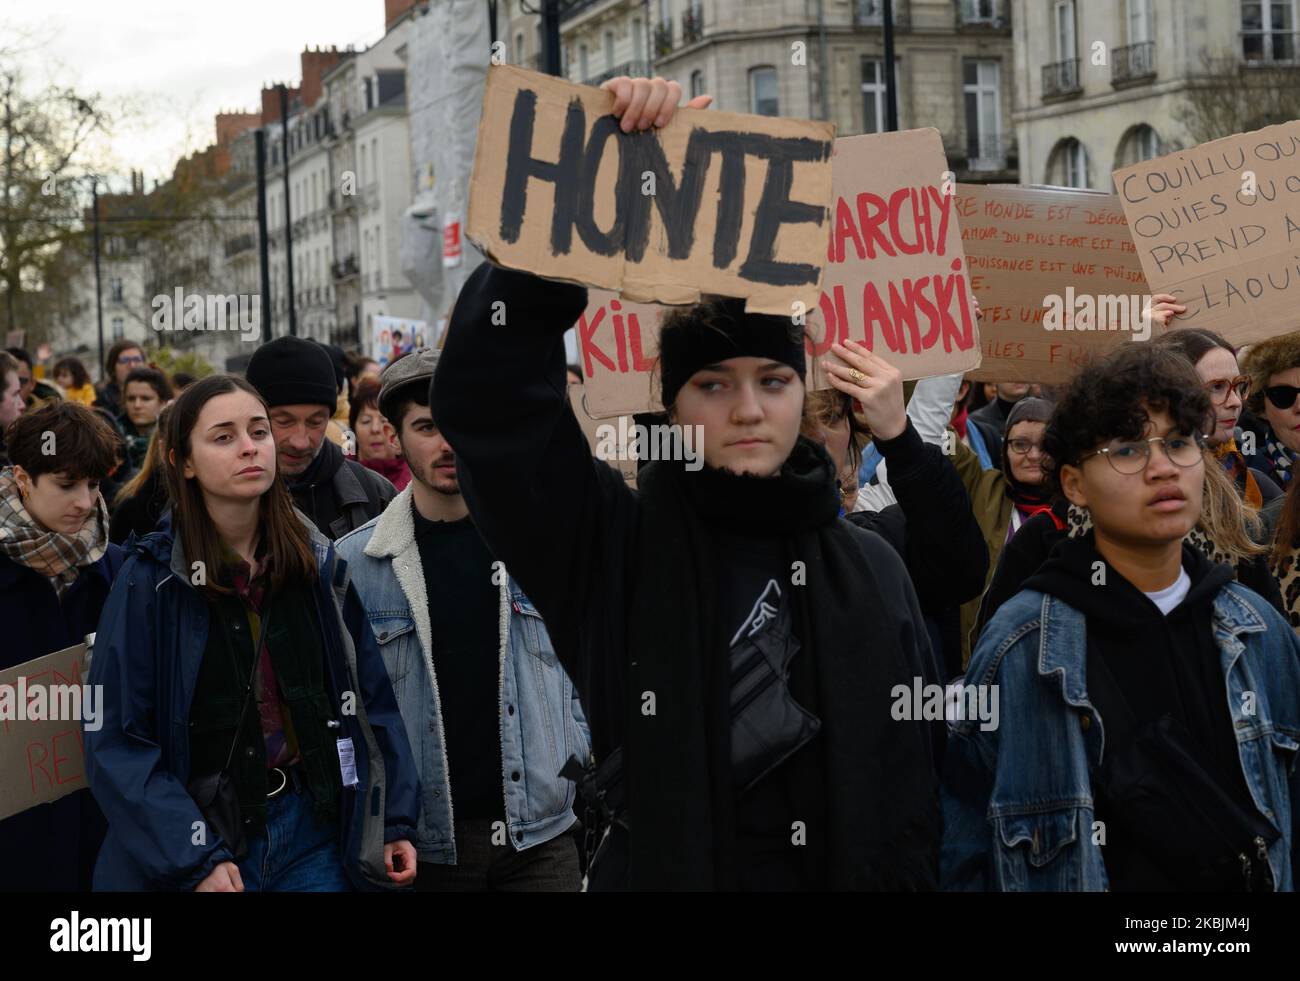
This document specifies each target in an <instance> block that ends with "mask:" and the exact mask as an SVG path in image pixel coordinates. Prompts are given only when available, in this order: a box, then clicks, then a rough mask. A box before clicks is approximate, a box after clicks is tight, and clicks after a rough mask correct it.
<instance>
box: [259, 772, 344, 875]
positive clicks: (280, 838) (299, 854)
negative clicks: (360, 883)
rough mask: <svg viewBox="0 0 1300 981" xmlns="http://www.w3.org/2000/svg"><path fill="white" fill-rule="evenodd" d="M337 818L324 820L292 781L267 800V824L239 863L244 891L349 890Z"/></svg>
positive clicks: (307, 794)
mask: <svg viewBox="0 0 1300 981" xmlns="http://www.w3.org/2000/svg"><path fill="white" fill-rule="evenodd" d="M338 839H339V827H338V823H337V822H332V823H330V824H328V825H325V824H321V823H320V822H318V821H317V820H316V818H315V816H314V815H313V814H312V798H311V794H310V793H309V792H308V791H307V789H306V788H303V789H302V790H301V791H295V790H294V786H293V784H292V783H290V785H289V786H288V787H286V788H285V789H284V791H283V792H282V793H281V794H279V795H278V796H276V797H272V798H271V799H270V800H268V801H267V802H266V828H265V830H263V831H262V832H261V833H260V834H257V835H254V836H252V837H251V838H250V840H249V842H248V857H247V858H245V859H244V860H243V861H242V862H240V863H239V875H240V877H241V878H242V879H243V880H244V890H245V892H350V891H351V890H352V886H351V884H350V883H349V882H348V878H347V874H346V873H345V872H344V871H343V861H342V858H341V857H340V855H339V840H338Z"/></svg>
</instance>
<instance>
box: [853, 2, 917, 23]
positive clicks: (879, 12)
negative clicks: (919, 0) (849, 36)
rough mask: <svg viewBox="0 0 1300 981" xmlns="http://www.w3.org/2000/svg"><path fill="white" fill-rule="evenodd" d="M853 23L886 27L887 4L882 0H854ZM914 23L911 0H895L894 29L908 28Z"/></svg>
mask: <svg viewBox="0 0 1300 981" xmlns="http://www.w3.org/2000/svg"><path fill="white" fill-rule="evenodd" d="M853 23H854V25H855V26H856V27H884V24H885V5H884V4H883V3H882V2H881V0H854V3H853ZM911 23H912V5H911V3H910V2H909V0H894V29H895V30H908V29H909V28H910V27H911Z"/></svg>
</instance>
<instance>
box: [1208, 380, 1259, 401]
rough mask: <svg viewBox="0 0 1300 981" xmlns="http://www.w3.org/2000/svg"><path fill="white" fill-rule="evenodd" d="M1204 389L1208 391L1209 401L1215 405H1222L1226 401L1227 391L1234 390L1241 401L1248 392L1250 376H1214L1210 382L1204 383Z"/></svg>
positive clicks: (1244, 399)
mask: <svg viewBox="0 0 1300 981" xmlns="http://www.w3.org/2000/svg"><path fill="white" fill-rule="evenodd" d="M1205 390H1206V391H1207V392H1209V393H1210V401H1211V402H1213V403H1214V404H1215V405H1222V404H1223V403H1224V402H1226V401H1228V393H1229V392H1236V393H1237V397H1238V398H1239V399H1241V400H1242V401H1243V402H1244V401H1246V396H1247V395H1248V394H1250V376H1248V375H1238V376H1237V377H1236V378H1216V379H1215V380H1214V381H1212V382H1206V383H1205Z"/></svg>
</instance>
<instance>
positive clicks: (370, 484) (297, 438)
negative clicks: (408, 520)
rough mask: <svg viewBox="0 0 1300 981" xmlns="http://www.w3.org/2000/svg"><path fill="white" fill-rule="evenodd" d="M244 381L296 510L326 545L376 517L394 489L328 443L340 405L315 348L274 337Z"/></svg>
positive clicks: (326, 363)
mask: <svg viewBox="0 0 1300 981" xmlns="http://www.w3.org/2000/svg"><path fill="white" fill-rule="evenodd" d="M247 377H248V381H249V382H250V383H251V384H252V385H253V387H254V388H256V389H257V390H258V392H260V393H261V395H262V398H264V399H265V400H266V404H267V407H268V408H269V409H270V410H271V432H272V434H273V435H274V437H275V462H276V469H278V470H279V472H280V476H281V478H283V480H284V481H285V483H286V484H287V485H288V487H289V493H290V494H292V495H293V503H294V506H295V507H297V508H298V509H299V510H300V511H302V512H303V513H305V514H306V515H307V517H309V518H311V520H312V522H313V523H314V524H315V525H316V527H317V528H319V529H320V531H321V533H322V534H324V535H325V536H326V537H327V538H339V537H340V536H342V535H346V534H347V533H348V532H350V531H354V530H356V529H357V528H359V527H361V525H363V524H365V523H366V522H367V521H369V520H370V519H371V518H373V517H375V516H376V515H378V514H379V513H380V512H381V511H383V510H384V508H385V507H387V506H388V502H389V501H391V500H392V499H393V496H394V495H395V494H396V493H397V490H396V489H395V488H394V487H393V485H392V484H390V483H389V482H388V481H387V480H386V479H384V478H383V477H382V476H380V475H379V474H377V473H375V472H374V471H373V470H370V469H367V468H366V467H363V466H362V465H361V464H360V463H357V462H356V461H355V460H348V459H345V458H344V456H343V451H342V450H341V449H339V447H338V446H337V445H335V444H334V443H333V442H331V441H330V440H327V439H326V438H325V430H326V427H327V426H328V425H329V421H330V417H332V416H333V415H334V410H335V408H336V406H337V403H338V394H339V390H338V386H337V384H336V383H335V376H334V365H333V363H332V362H331V361H330V356H329V354H328V353H326V351H325V349H324V348H323V347H321V346H320V345H319V344H315V343H312V342H311V341H306V340H303V339H302V338H301V337H277V338H276V339H275V340H273V341H271V342H270V343H269V344H263V345H262V346H261V347H259V348H258V349H257V351H256V352H254V354H253V357H252V358H251V359H250V360H249V362H248V371H247Z"/></svg>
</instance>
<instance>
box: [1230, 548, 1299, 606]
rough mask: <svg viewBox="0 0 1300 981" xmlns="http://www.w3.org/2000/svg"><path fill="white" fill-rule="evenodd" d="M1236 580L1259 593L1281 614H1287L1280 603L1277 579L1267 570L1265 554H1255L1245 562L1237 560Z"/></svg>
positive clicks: (1280, 597) (1280, 592)
mask: <svg viewBox="0 0 1300 981" xmlns="http://www.w3.org/2000/svg"><path fill="white" fill-rule="evenodd" d="M1237 582H1239V583H1241V584H1242V585H1243V586H1245V587H1246V588H1247V589H1253V590H1254V591H1255V592H1257V593H1259V595H1260V596H1262V597H1263V598H1264V599H1266V600H1268V602H1269V604H1270V605H1271V606H1273V607H1274V608H1275V609H1276V610H1277V611H1278V612H1279V613H1281V614H1282V615H1283V616H1286V615H1287V613H1286V607H1285V606H1283V603H1282V590H1281V589H1279V588H1278V585H1277V579H1276V578H1275V577H1274V575H1273V573H1272V572H1270V571H1269V568H1268V556H1267V555H1257V556H1255V557H1254V558H1253V559H1249V560H1247V561H1245V562H1238V563H1237Z"/></svg>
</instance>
